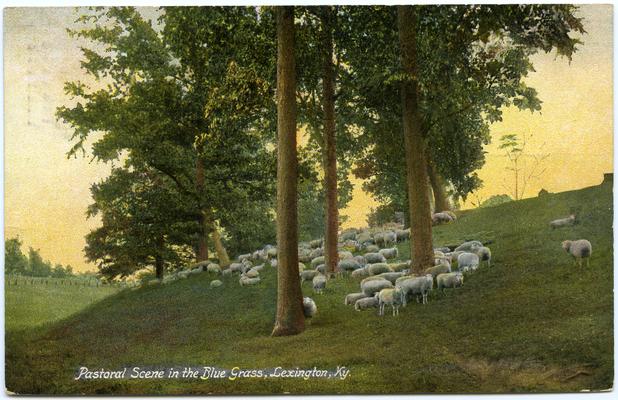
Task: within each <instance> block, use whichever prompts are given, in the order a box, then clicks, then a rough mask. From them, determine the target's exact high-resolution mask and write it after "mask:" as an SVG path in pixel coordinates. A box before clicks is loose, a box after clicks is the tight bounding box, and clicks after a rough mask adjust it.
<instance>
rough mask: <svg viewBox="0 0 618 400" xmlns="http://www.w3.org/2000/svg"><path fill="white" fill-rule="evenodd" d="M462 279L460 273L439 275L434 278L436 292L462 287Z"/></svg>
mask: <svg viewBox="0 0 618 400" xmlns="http://www.w3.org/2000/svg"><path fill="white" fill-rule="evenodd" d="M463 282H464V277H463V274H462V273H461V272H451V273H449V274H440V275H438V277H437V278H436V284H437V286H438V290H440V289H442V291H444V289H445V288H456V287H460V286H462V285H463Z"/></svg>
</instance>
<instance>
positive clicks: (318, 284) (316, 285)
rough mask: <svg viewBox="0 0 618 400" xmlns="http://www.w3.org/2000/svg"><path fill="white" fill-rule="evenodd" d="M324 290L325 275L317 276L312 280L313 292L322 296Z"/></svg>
mask: <svg viewBox="0 0 618 400" xmlns="http://www.w3.org/2000/svg"><path fill="white" fill-rule="evenodd" d="M325 288H326V275H323V274H318V275H316V276H315V277H314V278H313V291H314V292H316V293H317V294H322V292H323V291H324V289H325Z"/></svg>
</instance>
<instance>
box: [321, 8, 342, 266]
mask: <svg viewBox="0 0 618 400" xmlns="http://www.w3.org/2000/svg"><path fill="white" fill-rule="evenodd" d="M320 11H321V13H320V21H321V24H322V38H321V41H322V106H323V108H324V110H323V111H324V121H323V124H324V149H323V151H324V153H323V155H324V189H325V192H326V224H325V225H326V232H325V234H324V256H325V263H326V271H327V272H328V273H329V275H332V274H333V273H334V272H335V269H336V268H337V262H338V261H339V260H338V258H339V254H338V252H337V233H338V231H339V210H338V209H337V153H336V151H337V149H336V140H335V70H334V67H333V23H334V21H333V19H334V15H333V8H332V6H323V7H321V10H320Z"/></svg>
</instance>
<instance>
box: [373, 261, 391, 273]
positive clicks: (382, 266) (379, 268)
mask: <svg viewBox="0 0 618 400" xmlns="http://www.w3.org/2000/svg"><path fill="white" fill-rule="evenodd" d="M367 271H368V272H369V275H379V274H382V273H384V272H393V271H391V269H390V267H389V266H388V264H386V263H376V264H370V265H369V266H368V267H367Z"/></svg>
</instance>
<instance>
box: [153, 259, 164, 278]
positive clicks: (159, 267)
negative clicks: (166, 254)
mask: <svg viewBox="0 0 618 400" xmlns="http://www.w3.org/2000/svg"><path fill="white" fill-rule="evenodd" d="M164 273H165V264H163V257H161V256H160V255H159V254H157V255H156V256H155V274H156V276H157V279H163V274H164Z"/></svg>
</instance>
